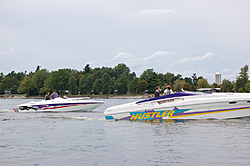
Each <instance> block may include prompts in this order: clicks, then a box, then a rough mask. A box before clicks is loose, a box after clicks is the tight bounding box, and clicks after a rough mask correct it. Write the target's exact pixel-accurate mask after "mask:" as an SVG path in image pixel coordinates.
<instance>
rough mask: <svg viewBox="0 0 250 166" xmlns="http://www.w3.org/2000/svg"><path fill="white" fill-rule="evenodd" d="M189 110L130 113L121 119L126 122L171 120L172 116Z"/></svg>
mask: <svg viewBox="0 0 250 166" xmlns="http://www.w3.org/2000/svg"><path fill="white" fill-rule="evenodd" d="M188 110H189V109H178V110H161V111H154V110H151V111H143V112H130V115H131V116H128V117H125V118H122V119H124V120H125V119H128V120H152V119H163V118H164V117H169V118H171V117H172V116H173V115H174V114H176V113H179V112H183V111H188Z"/></svg>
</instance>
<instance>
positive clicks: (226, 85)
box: [220, 79, 234, 92]
mask: <svg viewBox="0 0 250 166" xmlns="http://www.w3.org/2000/svg"><path fill="white" fill-rule="evenodd" d="M220 87H221V91H222V92H233V88H234V85H233V83H232V82H231V81H229V80H227V79H224V80H223V81H222V84H221V86H220Z"/></svg>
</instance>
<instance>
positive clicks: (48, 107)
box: [13, 98, 104, 112]
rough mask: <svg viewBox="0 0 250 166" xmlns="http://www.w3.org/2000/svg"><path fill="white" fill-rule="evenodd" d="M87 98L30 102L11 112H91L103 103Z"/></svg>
mask: <svg viewBox="0 0 250 166" xmlns="http://www.w3.org/2000/svg"><path fill="white" fill-rule="evenodd" d="M88 99H89V98H67V99H63V98H55V99H52V100H42V101H39V102H35V101H31V102H29V103H24V104H20V105H18V106H17V108H14V109H13V110H14V111H15V112H72V111H74V112H80V111H92V110H93V109H95V108H97V107H98V106H100V105H101V104H104V101H94V100H88Z"/></svg>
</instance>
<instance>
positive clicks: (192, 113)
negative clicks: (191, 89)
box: [172, 107, 250, 118]
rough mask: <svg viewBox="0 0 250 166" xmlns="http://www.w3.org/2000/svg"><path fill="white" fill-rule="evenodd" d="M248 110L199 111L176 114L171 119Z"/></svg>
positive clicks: (243, 108)
mask: <svg viewBox="0 0 250 166" xmlns="http://www.w3.org/2000/svg"><path fill="white" fill-rule="evenodd" d="M247 109H250V107H241V108H232V109H221V110H212V111H200V112H188V113H184V112H181V113H177V114H174V115H173V116H172V118H178V117H186V116H196V115H205V114H214V113H223V112H231V111H242V110H247Z"/></svg>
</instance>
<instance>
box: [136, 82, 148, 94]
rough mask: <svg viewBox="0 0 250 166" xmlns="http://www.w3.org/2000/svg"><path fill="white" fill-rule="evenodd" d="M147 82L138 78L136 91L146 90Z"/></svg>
mask: <svg viewBox="0 0 250 166" xmlns="http://www.w3.org/2000/svg"><path fill="white" fill-rule="evenodd" d="M147 87H148V83H147V81H146V80H140V81H139V82H138V84H137V86H136V91H137V92H138V93H143V92H145V90H147Z"/></svg>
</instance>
